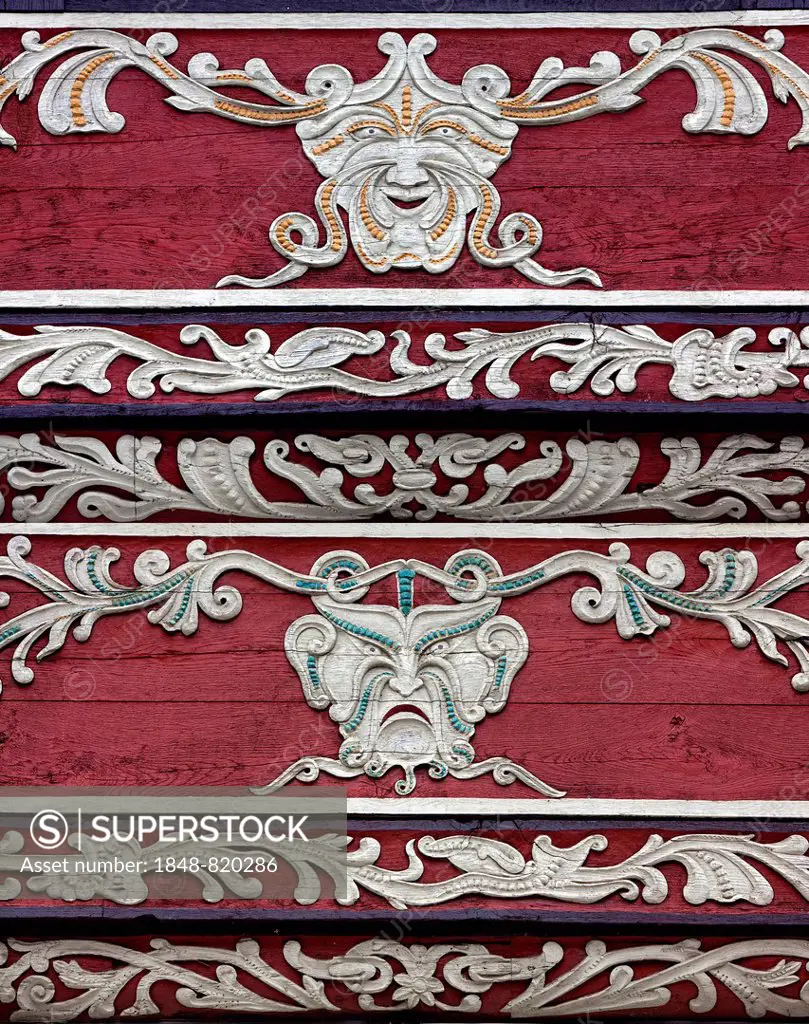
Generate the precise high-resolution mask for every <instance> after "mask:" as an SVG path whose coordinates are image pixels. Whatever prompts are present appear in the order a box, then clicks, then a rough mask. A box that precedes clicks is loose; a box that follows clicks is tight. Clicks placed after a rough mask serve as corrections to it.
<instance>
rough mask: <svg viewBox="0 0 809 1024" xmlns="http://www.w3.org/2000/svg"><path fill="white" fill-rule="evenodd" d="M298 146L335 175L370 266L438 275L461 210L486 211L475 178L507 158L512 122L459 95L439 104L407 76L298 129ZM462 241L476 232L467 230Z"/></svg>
mask: <svg viewBox="0 0 809 1024" xmlns="http://www.w3.org/2000/svg"><path fill="white" fill-rule="evenodd" d="M299 134H300V135H301V137H302V138H303V139H304V151H305V152H306V155H307V156H308V157H309V159H310V160H311V161H312V163H313V164H314V165H315V167H316V168H317V169H318V171H319V172H320V174H322V175H323V177H324V178H326V179H328V180H329V181H331V182H334V186H333V190H332V191H331V192H330V193H329V197H330V199H331V201H332V202H333V203H334V204H336V205H337V206H339V207H341V208H342V209H343V210H345V211H346V212H347V213H348V218H349V234H350V241H351V244H352V245H353V247H354V251H355V252H356V254H357V256H358V257H359V259H360V260H361V262H362V263H363V264H364V265H365V266H366V267H367V268H368V269H369V270H371V271H373V272H375V273H385V272H386V271H388V270H390V269H391V268H396V269H402V270H407V269H416V268H422V269H424V270H427V271H428V272H429V273H433V274H438V273H441V272H442V271H444V270H447V269H448V268H449V267H451V266H452V265H453V264H454V263H455V261H456V260H457V259H458V256H459V255H460V253H461V251H462V250H463V246H464V235H465V232H466V221H467V216H468V215H469V214H470V213H472V212H473V211H475V210H477V211H478V218H480V217H481V216H482V215H483V212H484V211H485V210H486V209H487V204H488V211H489V212H491V206H492V191H491V189H489V188H487V187H486V186H485V185H484V184H483V183H484V182H485V181H486V180H487V179H488V178H490V177H491V176H492V175H493V174H494V172H495V171H496V170H497V168H498V167H499V166H500V164H501V163H502V162H503V161H504V160H505V159H506V158H507V157H508V156H509V155H510V152H511V141H512V139H513V138H514V136H515V135H516V134H517V127H516V126H515V125H513V124H511V123H509V122H507V121H504V120H502V119H496V118H494V117H492V116H489V115H487V114H485V113H483V112H482V111H479V110H475V109H474V108H473V107H472V106H471V105H469V104H465V103H463V102H456V103H453V104H449V103H442V102H440V101H439V100H437V99H435V98H434V97H433V98H431V97H430V96H428V95H426V94H425V93H423V92H421V91H419V89H418V88H416V86H415V84H414V81H413V80H412V79H411V77H410V75H409V74H408V75H405V76H404V78H403V79H402V81H401V82H400V83H399V84H398V85H397V87H396V88H395V89H394V90H393V91H392V92H391V93H390V94H389V95H388V96H386V98H385V99H384V100H378V101H376V102H373V103H367V104H362V105H358V106H353V105H351V106H348V107H347V108H344V109H343V110H341V111H338V113H337V114H336V115H335V114H334V113H329V114H326V115H324V116H322V117H319V118H316V119H313V120H311V121H309V122H307V123H305V124H304V125H301V126H299ZM474 231H475V228H474V227H473V231H472V234H470V244H471V245H474V244H475V243H476V241H477V243H478V244H480V236H479V235H478V237H477V239H476V238H475V237H473V236H474Z"/></svg>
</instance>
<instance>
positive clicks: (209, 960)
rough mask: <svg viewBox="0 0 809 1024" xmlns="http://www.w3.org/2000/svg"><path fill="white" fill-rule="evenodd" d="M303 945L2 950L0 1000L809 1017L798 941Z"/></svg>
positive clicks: (802, 947)
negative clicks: (493, 946) (678, 1007)
mask: <svg viewBox="0 0 809 1024" xmlns="http://www.w3.org/2000/svg"><path fill="white" fill-rule="evenodd" d="M312 945H313V943H312V940H311V938H310V939H309V941H308V942H306V943H305V946H306V947H308V948H310V949H311V952H305V951H304V944H302V943H301V942H299V941H288V942H285V943H284V944H283V945H282V946H281V945H273V946H272V947H269V948H268V947H267V946H264V947H262V944H261V943H259V942H258V941H256V940H255V939H241V940H239V941H237V942H235V943H226V942H221V941H220V944H219V945H207V944H201V943H200V944H193V943H184V944H175V943H173V942H170V941H168V940H167V939H163V938H155V939H152V940H151V942H150V944H149V948H146V949H142V948H139V947H138V946H137V945H136V944H134V943H131V942H130V943H129V944H125V943H119V942H103V941H98V940H94V939H82V938H67V939H54V940H51V941H37V942H21V941H18V940H15V939H9V940H8V945H7V946H6V945H3V946H2V950H0V951H1V952H2V953H3V960H4V963H5V966H3V967H0V992H2V995H3V1000H4V1002H7V1003H10V1004H12V1005H13V1007H14V1009H13V1011H12V1014H11V1020H12V1021H27V1022H29V1024H48V1022H54V1021H73V1020H77V1019H79V1018H81V1017H83V1016H84V1014H88V1015H89V1017H90V1018H91V1019H93V1020H98V1019H102V1018H107V1017H110V1016H112V1015H113V1014H116V1013H124V1014H125V1015H126V1017H127V1018H140V1017H153V1016H154V1017H157V1016H158V1015H160V1010H161V1004H162V1005H164V1006H165V1000H166V993H167V992H170V993H171V994H172V996H173V998H174V999H175V1000H176V1001H177V1003H178V1004H179V1006H180V1007H181V1008H185V1009H192V1010H202V1011H206V1010H219V1011H223V1012H227V1013H228V1014H229V1015H230V1014H239V1015H242V1014H256V1015H273V1016H274V1015H276V1014H279V1015H286V1014H300V1013H301V1012H305V1011H310V1012H312V1011H314V1012H320V1013H321V1014H322V1013H323V1012H324V1011H326V1012H329V1011H331V1012H337V1011H340V1010H343V1011H345V1010H351V1009H353V1010H354V1012H357V1011H364V1012H371V1013H376V1012H382V1013H385V1014H390V1013H391V1012H399V1013H401V1012H406V1011H412V1010H416V1009H421V1012H422V1013H425V1012H431V1013H433V1014H434V1013H435V1012H437V1011H443V1012H447V1013H459V1012H460V1013H462V1014H472V1013H479V1012H480V1011H481V1009H483V1007H484V1001H485V1004H486V1007H487V1008H488V1011H489V1013H493V1012H494V1013H499V1014H503V1015H505V1016H507V1017H513V1018H532V1019H537V1018H545V1017H560V1016H564V1017H571V1018H575V1017H577V1016H587V1015H590V1014H601V1013H609V1012H611V1011H624V1012H626V1011H631V1010H639V1009H640V1010H647V1009H650V1008H654V1007H661V1006H666V1005H667V1004H669V1003H670V1002H673V1001H674V1000H675V998H677V999H679V1000H682V999H683V996H684V995H687V997H688V998H689V999H690V1001H689V1002H688V1008H689V1009H690V1011H691V1013H693V1014H700V1015H701V1014H706V1015H715V1014H714V1011H715V1010H716V1009H717V1004H718V1003H719V1001H720V999H721V1000H722V1002H723V1005H724V1006H725V1007H730V1008H731V1010H732V1012H733V1013H736V1014H739V1015H741V1014H742V1013H743V1014H745V1015H746V1016H747V1017H748V1018H751V1019H758V1018H760V1017H763V1016H765V1015H772V1016H776V1017H785V1018H800V1019H804V1018H805V1017H806V1016H807V1014H809V995H807V992H808V991H809V990H807V986H806V974H807V960H809V942H807V941H806V940H804V939H792V938H789V937H781V938H773V939H763V938H757V939H747V940H742V941H738V942H728V941H713V942H705V943H703V942H702V941H701V940H699V939H692V938H685V939H681V940H679V941H677V942H670V941H669V942H665V941H662V942H661V941H658V942H651V943H645V944H641V943H637V944H634V945H633V944H630V943H627V941H626V940H616V939H611V940H610V942H609V944H608V943H606V942H604V941H601V940H599V939H593V940H591V941H589V942H588V943H587V944H586V946H585V947H584V949H581V948H580V947H578V946H577V943H576V942H575V941H574V940H563V941H554V940H549V941H545V942H538V941H534V942H533V943H532V945H531V947H530V948H529V949H527V950H526V952H525V953H524V954H516V955H503V952H502V951H501V952H498V953H495V952H490V951H489V949H488V948H487V946H486V945H485V944H483V943H471V942H461V943H457V942H444V943H440V942H431V943H426V944H423V945H420V944H416V943H408V944H405V943H402V942H397V941H394V940H391V939H383V938H375V939H368V940H365V941H361V942H358V943H355V944H354V945H353V946H351V947H350V948H348V949H346V950H345V951H344V952H339V953H336V954H333V955H331V956H329V955H327V954H325V955H324V954H323V953H321V954H318V953H317V952H316V951H315V950H314V949H312ZM703 946H704V947H705V948H703ZM501 948H502V947H501ZM534 950H535V951H534ZM76 958H78V959H76ZM135 979H137V985H136V986H135V985H133V984H131V983H132V982H133V981H134V980H135ZM57 981H58V982H59V987H58V988H57V985H56V982H57ZM501 986H506V992H503V990H502V989H501ZM675 993H677V996H676V997H675Z"/></svg>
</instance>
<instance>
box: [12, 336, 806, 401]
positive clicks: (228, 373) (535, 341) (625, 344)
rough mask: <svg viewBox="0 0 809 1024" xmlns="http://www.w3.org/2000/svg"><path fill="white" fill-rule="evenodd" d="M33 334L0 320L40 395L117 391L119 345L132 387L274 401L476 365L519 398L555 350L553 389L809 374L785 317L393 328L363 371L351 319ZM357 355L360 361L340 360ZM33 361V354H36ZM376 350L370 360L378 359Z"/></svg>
mask: <svg viewBox="0 0 809 1024" xmlns="http://www.w3.org/2000/svg"><path fill="white" fill-rule="evenodd" d="M35 331H36V333H35V334H32V335H27V336H26V335H16V334H11V333H10V332H8V331H1V330H0V381H2V380H5V379H6V378H7V377H9V376H10V375H11V374H12V373H14V372H15V371H17V370H19V369H21V368H22V367H26V366H27V369H26V370H25V372H24V373H23V374H22V375H21V376H20V378H19V380H18V381H17V385H16V386H17V390H18V392H19V394H21V395H22V396H23V397H25V398H35V397H36V396H37V395H39V393H40V392H41V391H42V388H43V387H45V386H47V385H49V384H59V385H63V386H65V387H80V388H85V389H86V390H87V391H89V392H91V393H92V394H94V395H105V394H108V393H109V392H111V391H112V387H113V385H112V382H111V381H110V380H109V378H108V377H107V373H108V371H109V368H110V367H111V366H112V364H113V363H114V362H115V360H116V359H119V358H120V357H122V356H128V357H130V358H131V359H134V360H135V361H136V362H137V363H138V364H139V365H137V366H136V367H135V368H134V369H133V370H131V371H130V372H129V375H128V377H127V382H126V388H127V393H128V394H129V395H131V396H132V397H133V398H138V399H148V398H151V397H152V396H153V395H154V393H155V391H156V386H158V385H159V387H160V389H161V391H163V392H165V393H166V394H170V393H171V392H173V391H183V392H187V393H189V394H194V395H227V394H233V393H234V392H238V391H254V392H255V395H254V400H255V401H256V402H273V401H276V400H278V399H279V398H283V397H284V396H285V395H289V394H300V393H305V392H310V391H318V390H324V391H332V392H337V393H340V392H346V393H348V394H354V395H367V396H369V397H372V398H395V397H399V396H402V395H413V394H418V393H419V392H428V391H430V390H431V389H434V388H439V387H443V388H444V389H445V394H446V396H447V398H450V399H452V400H453V401H462V400H463V399H466V398H469V397H470V396H471V395H472V393H473V390H474V385H475V382H476V379H477V377H478V375H479V374H481V373H482V372H483V371H484V370H485V371H486V372H485V376H484V379H483V381H482V384H483V385H484V387H485V389H486V391H487V392H488V393H489V394H490V395H492V396H494V397H495V398H500V399H510V398H516V397H517V396H518V395H519V394H520V387H519V385H518V384H517V383H516V381H514V380H513V378H512V377H511V372H512V370H513V369H514V367H515V365H516V363H517V362H518V360H519V359H520V358H522V357H523V356H525V355H528V354H529V353H530V355H531V360H532V361H537V360H540V359H546V358H547V359H553V360H560V361H561V362H563V363H566V364H567V366H568V369H566V370H556V371H555V372H554V373H552V374H551V375H550V377H549V380H548V383H549V385H550V387H551V390H552V391H554V392H556V393H557V394H562V395H572V394H575V393H576V392H578V391H580V390H581V389H582V388H584V387H585V386H586V385H587V384H588V383H589V386H590V390H591V391H592V393H593V394H594V395H597V396H604V395H612V394H614V392H615V391H616V389H617V390H618V391H619V392H620V393H621V394H631V393H632V392H633V391H634V390H635V388H636V387H637V375H638V372H639V371H640V370H642V369H643V368H644V367H646V366H653V365H656V366H668V367H671V369H672V375H671V379H670V381H669V392H670V393H671V395H672V396H673V397H674V398H677V399H680V400H681V401H684V402H701V401H705V400H706V399H709V398H722V399H729V398H758V397H760V396H762V395H772V394H774V393H775V392H776V391H777V390H778V389H779V388H790V389H791V388H797V387H798V386H800V385H803V387H804V388H806V387H807V386H809V384H807V381H808V380H809V377H805V378H803V380H801V378H800V377H799V376H798V375H797V374H796V373H794V372H793V371H794V370H797V369H805V368H808V367H809V328H804V330H803V331H801V333H800V334H797V333H795V331H793V330H791V329H790V328H788V327H778V328H774V329H773V330H771V331H770V332H769V339H768V340H769V343H770V345H771V347H772V349H773V350H772V351H757V350H754V351H750V350H749V347H750V346H751V345H752V344H753V343H754V342H755V341H756V332H755V331H754V330H753V329H752V328H750V327H737V328H735V329H734V330H732V331H729V332H728V334H726V335H723V336H722V337H716V336H715V335H714V334H713V332H712V331H709V330H708V329H707V328H704V327H698V328H694V329H693V330H690V331H687V332H686V333H685V334H683V335H681V336H680V337H679V338H677V339H676V340H675V341H667V340H666V339H665V338H662V337H660V335H659V334H657V333H656V332H655V331H654V330H652V328H650V327H647V326H644V325H642V324H641V325H636V326H630V327H613V326H610V325H607V324H592V323H569V324H568V323H565V324H547V325H542V326H540V327H533V328H528V329H527V330H524V331H506V332H495V331H490V330H487V329H485V328H479V327H478V328H473V329H471V330H468V331H460V332H459V333H457V334H456V335H455V336H454V340H455V341H457V342H460V343H461V347H457V346H456V347H450V346H448V344H447V338H446V336H445V335H443V334H438V333H433V334H430V335H428V336H427V338H426V339H425V341H424V350H425V352H426V354H427V356H428V357H429V358H430V360H432V361H431V362H428V363H422V362H414V361H413V360H411V359H410V348H411V345H412V339H411V337H410V335H409V334H408V333H407V331H401V330H397V331H393V332H392V334H391V337H392V338H393V341H394V343H395V344H394V345H393V347H392V348H391V349H390V352H389V354H388V366H389V369H390V372H391V377H390V378H389V379H388V380H380V379H378V378H377V377H376V376H364V375H362V372H361V371H363V370H365V369H366V368H368V369H371V367H366V366H364V365H363V360H364V359H365V358H366V357H369V356H375V355H376V354H377V353H378V352H380V351H381V350H382V349H383V348H384V347H385V344H386V338H385V335H384V334H382V333H381V332H380V331H376V330H371V331H367V332H362V331H357V330H354V329H351V328H348V327H340V326H335V327H309V328H306V329H305V330H303V331H299V332H298V333H297V334H293V335H292V336H291V337H289V338H287V339H286V340H285V341H283V342H282V343H281V344H280V345H279V346H278V348H277V349H276V350H275V351H273V350H272V340H271V338H270V336H269V335H268V334H267V332H266V331H263V330H261V329H259V328H252V329H251V330H249V331H247V333H246V334H245V338H244V344H243V345H231V344H229V343H228V342H226V341H224V340H223V339H222V338H221V337H220V336H219V335H218V334H217V333H216V332H215V331H214V330H212V329H211V328H210V327H205V326H202V325H199V324H189V325H188V326H187V327H184V328H183V329H182V331H181V332H180V341H181V342H182V344H184V345H195V344H197V343H198V342H200V341H204V342H206V343H207V345H208V346H209V347H210V350H211V355H212V357H213V358H202V357H193V356H187V355H184V354H180V353H176V352H172V351H170V350H168V349H165V348H162V347H161V346H160V345H156V344H154V343H153V342H150V341H145V340H144V339H142V338H138V337H135V336H134V335H131V334H128V333H126V332H125V331H119V330H114V329H113V328H110V327H94V326H87V327H72V326H71V327H53V326H49V325H43V326H40V327H36V328H35ZM348 360H352V367H353V368H355V369H357V370H358V371H359V372H351V371H348V370H345V369H342V368H341V367H342V364H343V363H346V362H347V361H348ZM29 364H32V365H29ZM378 364H379V360H378V359H377V360H375V365H374V367H373V368H372V369H373V370H374V371H376V370H378Z"/></svg>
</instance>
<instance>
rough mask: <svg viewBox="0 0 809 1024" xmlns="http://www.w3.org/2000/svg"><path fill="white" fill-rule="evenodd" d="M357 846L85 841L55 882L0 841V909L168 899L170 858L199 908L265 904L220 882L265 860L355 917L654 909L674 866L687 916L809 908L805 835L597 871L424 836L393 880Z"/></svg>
mask: <svg viewBox="0 0 809 1024" xmlns="http://www.w3.org/2000/svg"><path fill="white" fill-rule="evenodd" d="M352 842H353V839H346V838H345V837H343V838H340V837H339V836H323V837H315V838H313V839H312V840H310V842H309V843H306V844H303V843H300V844H297V845H295V844H288V845H283V846H279V845H278V844H277V843H276V844H273V843H269V842H263V843H262V842H261V841H257V842H251V843H249V844H244V843H242V844H240V843H239V842H238V841H237V842H234V843H233V844H232V845H224V844H223V845H220V846H215V847H213V846H212V847H209V848H206V849H205V850H203V851H201V850H200V846H199V844H198V843H197V844H193V843H187V844H183V843H179V844H178V843H154V844H153V845H151V846H147V847H142V846H140V844H139V843H138V842H137V840H135V839H131V840H128V841H121V842H119V841H116V840H109V841H107V842H100V841H99V840H95V839H93V838H92V837H90V836H87V835H82V837H81V850H82V852H81V853H77V854H74V855H72V860H71V864H70V866H69V867H68V868H67V869H66V870H61V871H59V872H56V871H47V870H46V871H43V870H41V869H40V868H39V867H38V866H37V861H36V860H32V858H31V854H30V851H25V849H24V848H25V837H24V836H23V835H22V834H21V833H19V832H10V831H9V832H6V833H5V835H4V836H3V838H2V840H0V874H2V875H5V876H7V877H6V878H5V879H4V881H3V882H2V884H0V900H3V901H11V900H15V899H17V898H18V897H20V895H21V894H22V891H23V887H22V883H21V881H20V879H21V878H25V880H26V887H27V889H28V891H30V892H35V893H40V894H42V895H43V896H47V897H49V898H50V899H53V900H61V901H63V902H65V903H74V902H76V901H86V900H97V899H105V900H109V901H111V902H113V903H117V904H120V905H124V906H134V905H137V904H139V903H143V902H144V901H145V900H147V899H150V898H161V897H162V898H165V897H164V896H163V893H162V892H161V891H159V889H158V890H155V891H154V892H150V887H149V878H150V876H153V875H154V873H155V872H160V871H161V870H162V867H163V865H164V864H165V859H166V857H167V856H171V857H173V858H174V862H175V863H176V865H177V874H178V875H179V874H183V873H185V874H187V875H188V876H190V877H192V878H194V879H196V881H197V882H198V883H199V886H200V896H201V898H202V899H203V900H204V901H205V902H207V903H218V902H220V901H221V900H223V899H225V898H230V897H231V896H238V897H239V898H240V899H242V900H260V899H261V898H262V896H263V892H264V890H263V883H262V881H261V880H260V878H259V877H258V876H256V875H255V874H252V875H251V874H245V873H243V872H241V871H237V870H235V869H234V870H228V871H222V870H221V867H220V866H221V865H222V864H223V863H227V864H233V865H238V864H250V863H254V861H255V859H256V858H257V857H258V856H261V855H265V856H266V857H267V858H270V857H274V858H276V859H280V860H283V861H285V862H286V863H287V864H288V865H289V866H290V867H291V868H292V870H293V871H294V872H295V874H296V876H297V887H296V889H295V891H294V896H293V898H294V900H295V902H296V903H299V904H303V905H307V906H308V905H311V904H314V903H317V902H319V901H322V900H324V899H326V900H328V901H329V902H331V900H332V899H334V901H335V902H337V903H338V904H340V905H342V906H354V905H356V904H357V903H359V902H360V900H361V898H362V896H363V895H364V894H367V893H373V894H374V895H376V896H378V897H381V898H382V899H384V900H385V901H386V902H387V903H388V904H389V905H390V906H391V907H394V908H395V909H397V910H406V909H408V908H411V907H422V908H427V907H436V906H440V905H441V904H444V903H449V902H452V901H453V900H458V899H464V898H465V897H469V896H483V897H486V898H487V899H490V900H510V901H519V900H530V899H544V900H553V901H555V902H561V903H567V904H577V905H588V904H592V903H598V902H599V901H601V900H605V899H608V898H609V897H612V896H619V897H620V898H621V899H623V900H626V901H628V902H633V901H635V900H637V899H638V898H640V899H642V900H643V902H644V903H647V904H651V905H658V904H662V903H664V902H665V901H666V900H667V899H668V896H669V884H670V879H669V878H668V877H667V875H666V874H665V873H664V872H663V871H662V870H661V867H662V866H666V865H667V866H669V867H670V866H671V865H673V864H676V865H679V867H681V868H682V869H684V872H685V880H684V882H683V883H680V882H679V878H678V876H677V875H674V876H673V885H674V887H675V888H676V889H678V890H679V888H680V884H682V895H683V897H684V899H685V900H686V902H687V903H689V904H691V905H692V906H702V905H703V904H705V903H707V902H714V903H720V904H729V903H741V902H743V903H749V904H751V905H752V906H756V907H765V906H769V905H770V904H772V903H773V901H774V899H775V893H774V890H773V886H772V882H771V878H772V876H775V877H776V878H778V879H779V880H780V881H781V882H784V883H786V884H787V885H789V886H791V887H792V889H793V890H794V891H795V893H797V894H798V895H799V896H800V897H802V898H803V900H805V901H809V859H808V858H807V857H806V851H807V848H809V840H807V838H806V837H805V836H802V835H791V836H787V837H786V838H785V839H780V840H778V841H776V842H773V843H763V842H760V841H757V840H756V839H755V838H754V837H753V836H745V835H716V834H709V835H702V834H699V833H697V834H693V835H679V836H675V837H674V838H671V839H663V838H662V837H661V836H659V835H650V836H649V838H648V840H647V841H646V842H645V843H644V844H643V846H642V847H641V848H640V849H639V850H637V851H636V852H635V853H632V854H630V855H629V856H628V857H625V858H624V860H622V861H619V862H618V863H615V864H603V863H599V858H598V857H597V856H596V858H595V863H593V862H592V860H593V858H591V854H593V853H595V854H596V855H597V854H599V853H603V852H604V851H605V850H606V849H607V848H608V841H607V838H606V837H605V836H603V835H590V836H588V837H587V838H586V839H582V840H581V841H580V842H577V843H575V844H574V845H573V846H557V845H556V844H555V843H554V840H553V837H552V836H547V835H538V836H537V837H536V838H535V839H534V841H533V843H532V846H531V853H530V856H526V855H524V854H523V853H522V852H521V851H520V850H519V849H518V848H517V847H516V846H515V845H513V844H512V843H509V842H506V841H504V840H503V839H490V838H488V837H485V836H478V835H474V834H469V833H467V834H461V835H448V836H440V837H439V838H434V837H432V836H421V837H420V838H419V839H410V840H408V841H407V843H406V847H405V850H404V851H402V850H401V849H399V848H398V847H397V848H396V850H395V859H396V861H398V862H401V861H402V860H403V857H402V853H403V852H404V853H406V855H407V866H406V867H404V868H390V867H387V866H386V865H385V863H384V861H385V859H386V856H385V854H387V855H390V853H391V848H392V845H393V844H392V842H391V841H388V842H386V843H385V846H384V850H383V847H382V845H381V844H380V843H379V841H378V840H377V839H375V838H373V837H372V836H363V837H362V838H361V839H359V841H358V842H357V843H356V844H355V845H354V846H353V848H350V849H347V848H346V847H347V845H348V846H350V845H351V844H352ZM71 844H72V845H73V846H74V847H75V846H76V845H77V836H72V837H71ZM116 858H117V859H118V861H119V863H120V861H126V862H130V863H135V864H137V865H138V866H139V869H138V871H137V872H134V871H133V872H127V873H124V874H122V873H121V872H120V871H118V870H117V869H116V867H115V860H116ZM60 860H61V858H60ZM430 864H433V865H436V864H437V865H438V866H439V867H440V877H439V878H437V879H435V880H427V881H425V880H423V875H424V873H425V870H426V869H429V865H430ZM762 868H764V869H765V870H764V871H763V870H761V869H762ZM313 869H316V870H313ZM765 872H766V873H765ZM321 876H325V877H327V878H329V879H330V881H332V882H333V883H334V893H335V895H334V897H330V896H326V897H324V896H323V895H322V892H321ZM158 877H159V876H158ZM265 898H266V897H265Z"/></svg>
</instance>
